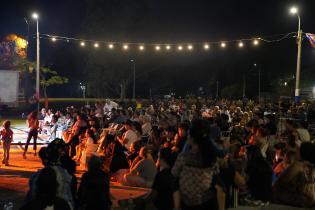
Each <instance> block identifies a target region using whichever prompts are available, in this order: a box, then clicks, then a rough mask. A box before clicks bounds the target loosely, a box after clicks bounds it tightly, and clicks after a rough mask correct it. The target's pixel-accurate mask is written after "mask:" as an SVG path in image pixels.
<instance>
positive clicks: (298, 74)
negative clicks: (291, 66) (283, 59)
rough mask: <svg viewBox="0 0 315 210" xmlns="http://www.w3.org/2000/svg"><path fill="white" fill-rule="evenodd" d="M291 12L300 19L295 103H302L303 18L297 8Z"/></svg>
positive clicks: (297, 39) (297, 40) (297, 42)
mask: <svg viewBox="0 0 315 210" xmlns="http://www.w3.org/2000/svg"><path fill="white" fill-rule="evenodd" d="M290 12H291V13H292V14H296V16H297V17H298V21H299V25H298V32H297V38H296V44H297V47H298V51H297V61H296V76H295V102H296V103H299V102H300V74H301V51H302V29H301V18H300V15H299V12H298V9H297V8H296V7H292V8H291V10H290Z"/></svg>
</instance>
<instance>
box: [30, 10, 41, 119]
mask: <svg viewBox="0 0 315 210" xmlns="http://www.w3.org/2000/svg"><path fill="white" fill-rule="evenodd" d="M32 16H33V18H34V19H35V20H36V55H37V56H36V93H35V94H36V99H37V112H38V113H39V99H40V93H39V30H38V14H37V13H33V15H32Z"/></svg>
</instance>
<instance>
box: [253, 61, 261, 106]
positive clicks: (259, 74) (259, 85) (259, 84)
mask: <svg viewBox="0 0 315 210" xmlns="http://www.w3.org/2000/svg"><path fill="white" fill-rule="evenodd" d="M254 66H255V68H258V103H260V97H261V96H260V92H261V91H260V89H261V79H260V78H261V70H260V67H257V64H256V63H254Z"/></svg>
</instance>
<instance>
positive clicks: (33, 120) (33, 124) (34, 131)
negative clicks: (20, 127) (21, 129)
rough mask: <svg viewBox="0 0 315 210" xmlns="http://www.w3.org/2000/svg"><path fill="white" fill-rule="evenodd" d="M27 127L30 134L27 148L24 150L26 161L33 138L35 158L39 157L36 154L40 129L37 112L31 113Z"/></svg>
mask: <svg viewBox="0 0 315 210" xmlns="http://www.w3.org/2000/svg"><path fill="white" fill-rule="evenodd" d="M26 122H27V125H28V127H29V129H30V130H29V132H28V137H27V140H26V144H25V148H24V153H23V158H24V159H26V152H27V149H28V145H29V144H30V141H31V139H32V137H33V140H34V146H33V149H34V156H36V155H37V153H36V141H37V136H38V127H39V121H38V118H37V112H36V111H34V112H31V113H30V114H29V115H28V116H27V121H26Z"/></svg>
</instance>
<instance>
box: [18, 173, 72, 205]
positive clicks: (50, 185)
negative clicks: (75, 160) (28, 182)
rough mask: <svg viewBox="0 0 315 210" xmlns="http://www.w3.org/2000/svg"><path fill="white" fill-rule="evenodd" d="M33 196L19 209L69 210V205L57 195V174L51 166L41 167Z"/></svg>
mask: <svg viewBox="0 0 315 210" xmlns="http://www.w3.org/2000/svg"><path fill="white" fill-rule="evenodd" d="M35 185H36V192H35V197H34V199H33V200H31V201H30V202H28V203H26V204H24V205H23V206H22V207H21V208H20V210H46V209H54V210H70V209H71V207H70V205H69V204H68V202H67V201H66V200H64V199H63V198H61V197H59V196H58V193H57V191H58V190H57V188H58V187H59V183H58V182H57V174H56V172H55V170H54V169H53V168H51V167H46V168H44V169H42V170H41V171H40V173H39V175H38V177H37V180H36V183H35Z"/></svg>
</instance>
